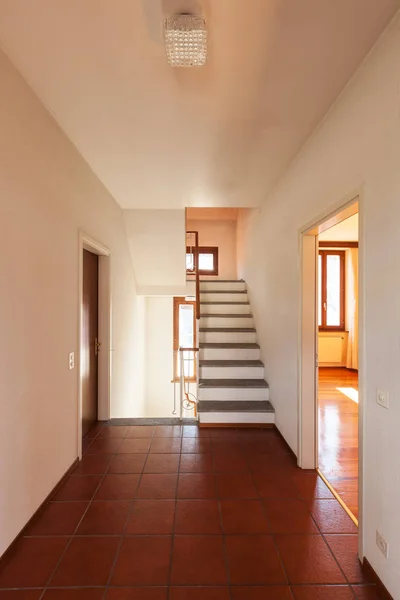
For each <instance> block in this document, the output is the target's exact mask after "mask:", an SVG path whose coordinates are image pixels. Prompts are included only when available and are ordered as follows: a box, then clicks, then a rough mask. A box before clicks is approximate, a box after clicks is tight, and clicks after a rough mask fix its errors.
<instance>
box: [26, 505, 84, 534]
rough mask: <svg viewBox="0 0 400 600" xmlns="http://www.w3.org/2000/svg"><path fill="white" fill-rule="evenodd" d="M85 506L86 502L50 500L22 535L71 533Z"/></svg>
mask: <svg viewBox="0 0 400 600" xmlns="http://www.w3.org/2000/svg"><path fill="white" fill-rule="evenodd" d="M87 507H88V502H50V503H49V504H47V505H46V506H45V507H44V509H43V511H41V512H40V514H39V515H38V516H37V517H36V518H35V520H34V521H33V522H32V524H31V525H30V526H29V527H28V529H27V530H26V531H25V533H24V535H25V536H31V535H72V534H73V533H74V531H75V529H76V527H77V525H78V523H79V521H80V520H81V518H82V517H83V513H84V512H85V510H86V509H87Z"/></svg>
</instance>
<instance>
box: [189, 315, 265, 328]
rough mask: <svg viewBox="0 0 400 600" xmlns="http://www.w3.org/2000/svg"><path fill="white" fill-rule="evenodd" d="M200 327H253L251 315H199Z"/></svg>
mask: <svg viewBox="0 0 400 600" xmlns="http://www.w3.org/2000/svg"><path fill="white" fill-rule="evenodd" d="M200 327H228V328H230V327H233V328H235V327H254V321H253V317H213V316H207V317H201V319H200Z"/></svg>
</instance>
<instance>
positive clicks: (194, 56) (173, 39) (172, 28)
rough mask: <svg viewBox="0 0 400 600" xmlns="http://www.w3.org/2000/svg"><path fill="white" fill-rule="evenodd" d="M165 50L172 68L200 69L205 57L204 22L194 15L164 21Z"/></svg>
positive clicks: (205, 36)
mask: <svg viewBox="0 0 400 600" xmlns="http://www.w3.org/2000/svg"><path fill="white" fill-rule="evenodd" d="M164 39H165V49H166V52H167V60H168V62H169V64H170V65H171V66H172V67H201V66H202V65H204V64H205V62H206V56H207V30H206V22H205V20H204V19H203V18H202V17H196V16H195V15H174V16H172V17H168V18H167V19H165V23H164Z"/></svg>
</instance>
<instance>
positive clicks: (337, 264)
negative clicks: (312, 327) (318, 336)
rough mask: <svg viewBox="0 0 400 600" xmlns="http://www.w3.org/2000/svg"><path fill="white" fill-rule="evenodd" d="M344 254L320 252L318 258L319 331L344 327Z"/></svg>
mask: <svg viewBox="0 0 400 600" xmlns="http://www.w3.org/2000/svg"><path fill="white" fill-rule="evenodd" d="M344 306H345V252H344V251H343V250H320V252H319V257H318V325H319V328H320V329H321V330H336V331H343V330H344V327H345V321H344V318H345V315H344Z"/></svg>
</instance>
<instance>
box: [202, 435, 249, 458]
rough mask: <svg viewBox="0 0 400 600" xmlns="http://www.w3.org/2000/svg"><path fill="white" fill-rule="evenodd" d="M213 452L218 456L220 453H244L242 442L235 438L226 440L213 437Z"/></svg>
mask: <svg viewBox="0 0 400 600" xmlns="http://www.w3.org/2000/svg"><path fill="white" fill-rule="evenodd" d="M210 441H211V452H212V453H213V454H214V455H215V456H218V455H219V454H225V455H227V454H231V455H238V454H240V455H243V452H242V444H241V443H240V442H237V441H234V440H225V439H221V438H214V439H211V440H210Z"/></svg>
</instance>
